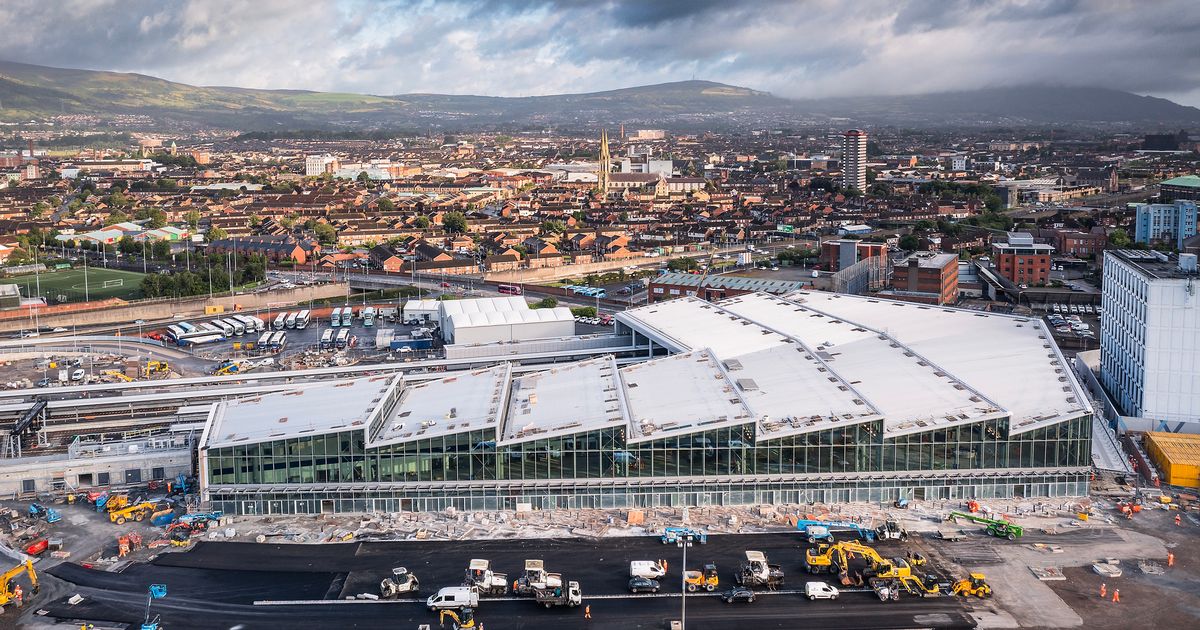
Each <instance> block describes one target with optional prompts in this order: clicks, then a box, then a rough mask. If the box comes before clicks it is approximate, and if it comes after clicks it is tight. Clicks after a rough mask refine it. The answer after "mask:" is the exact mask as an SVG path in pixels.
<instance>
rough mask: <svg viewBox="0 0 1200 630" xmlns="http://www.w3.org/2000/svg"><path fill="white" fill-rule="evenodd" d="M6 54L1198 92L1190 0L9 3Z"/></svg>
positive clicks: (613, 79)
mask: <svg viewBox="0 0 1200 630" xmlns="http://www.w3.org/2000/svg"><path fill="white" fill-rule="evenodd" d="M0 24H5V25H6V26H7V27H8V28H6V29H5V31H6V33H5V37H4V38H3V39H0V58H3V59H8V60H13V61H24V62H28V63H39V64H46V65H55V66H64V67H83V68H93V69H107V70H118V71H133V72H142V73H145V74H152V75H155V76H162V77H164V78H168V79H172V80H177V81H184V82H188V83H195V84H205V85H213V84H221V85H242V86H248V87H281V88H282V87H287V88H308V89H321V90H347V91H358V92H370V93H376V94H395V93H404V92H412V91H425V92H450V93H476V94H495V95H530V94H547V93H555V92H566V91H589V90H600V89H610V88H616V87H622V86H628V85H636V84H645V83H654V82H660V81H675V80H682V79H688V78H691V77H692V76H695V77H697V78H703V79H710V80H715V81H723V82H726V83H731V84H736V85H743V86H747V87H752V88H756V89H762V90H769V91H771V92H774V93H776V94H780V95H785V96H798V97H804V96H831V95H861V94H884V93H886V94H897V93H922V92H931V91H943V90H956V89H973V88H980V87H992V86H999V85H1018V84H1060V85H1098V86H1108V87H1115V88H1120V89H1127V90H1131V91H1137V92H1141V93H1153V94H1163V95H1171V96H1174V97H1176V98H1180V99H1182V100H1184V101H1187V102H1190V103H1197V102H1200V63H1197V61H1200V52H1198V51H1200V46H1198V45H1197V44H1196V39H1195V33H1196V32H1200V4H1198V3H1197V2H1196V1H1195V0H1156V1H1149V2H1139V1H1135V0H1091V1H1083V0H1043V1H1036V0H1032V1H1031V0H994V1H984V0H944V1H943V0H924V1H917V0H899V1H896V0H861V1H855V2H840V1H836V0H795V1H789V0H759V1H757V2H731V1H728V0H724V1H718V0H658V1H655V0H637V1H630V2H623V1H615V0H614V1H596V0H592V1H585V0H450V1H445V0H411V1H410V0H392V1H387V2H374V1H370V0H325V1H321V0H316V1H311V0H310V1H308V2H304V1H302V0H295V1H292V0H256V1H255V2H244V1H241V0H166V1H148V0H68V1H65V2H44V1H32V0H6V1H5V2H0Z"/></svg>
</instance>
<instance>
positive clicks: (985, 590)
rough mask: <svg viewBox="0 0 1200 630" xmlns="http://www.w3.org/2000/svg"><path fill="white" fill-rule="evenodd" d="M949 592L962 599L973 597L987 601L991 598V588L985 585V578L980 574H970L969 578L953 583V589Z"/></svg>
mask: <svg viewBox="0 0 1200 630" xmlns="http://www.w3.org/2000/svg"><path fill="white" fill-rule="evenodd" d="M950 592H951V593H953V594H954V595H962V596H963V597H972V596H974V597H978V598H980V599H987V598H989V597H991V596H992V587H991V586H990V585H989V584H988V583H987V576H985V575H984V574H982V573H972V574H971V575H970V576H969V577H965V578H963V579H961V580H959V581H957V582H955V583H954V588H953V589H952V590H951V591H950Z"/></svg>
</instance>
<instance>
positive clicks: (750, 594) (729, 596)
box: [721, 586, 754, 604]
mask: <svg viewBox="0 0 1200 630" xmlns="http://www.w3.org/2000/svg"><path fill="white" fill-rule="evenodd" d="M721 599H723V600H725V603H726V604H732V603H733V602H745V603H747V604H753V603H754V591H752V590H750V589H748V588H746V587H745V586H735V587H733V588H731V589H729V590H728V591H725V592H724V593H722V594H721Z"/></svg>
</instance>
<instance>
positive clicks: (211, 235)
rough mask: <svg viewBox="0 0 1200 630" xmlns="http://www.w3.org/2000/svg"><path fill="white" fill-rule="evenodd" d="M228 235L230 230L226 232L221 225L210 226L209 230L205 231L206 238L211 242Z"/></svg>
mask: <svg viewBox="0 0 1200 630" xmlns="http://www.w3.org/2000/svg"><path fill="white" fill-rule="evenodd" d="M228 237H229V232H226V231H225V230H224V228H219V227H210V228H208V231H207V232H205V233H204V240H206V241H208V242H209V243H211V242H213V241H219V240H221V239H223V238H228Z"/></svg>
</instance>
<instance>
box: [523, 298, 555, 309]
mask: <svg viewBox="0 0 1200 630" xmlns="http://www.w3.org/2000/svg"><path fill="white" fill-rule="evenodd" d="M556 306H558V300H557V299H555V298H552V297H547V298H542V299H541V300H540V301H537V302H534V303H533V304H530V305H529V308H554V307H556Z"/></svg>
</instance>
